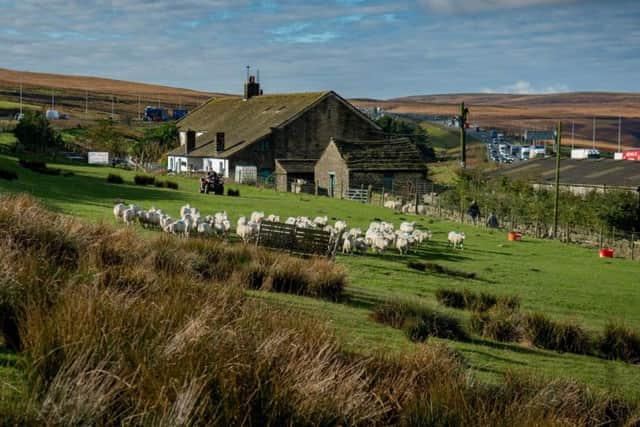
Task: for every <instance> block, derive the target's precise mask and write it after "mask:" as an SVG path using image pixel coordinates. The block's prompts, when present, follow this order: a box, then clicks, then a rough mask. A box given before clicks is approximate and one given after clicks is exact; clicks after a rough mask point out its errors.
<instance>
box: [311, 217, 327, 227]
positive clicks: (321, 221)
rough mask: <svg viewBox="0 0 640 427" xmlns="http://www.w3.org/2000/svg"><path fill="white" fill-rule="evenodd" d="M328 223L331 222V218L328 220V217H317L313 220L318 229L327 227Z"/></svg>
mask: <svg viewBox="0 0 640 427" xmlns="http://www.w3.org/2000/svg"><path fill="white" fill-rule="evenodd" d="M328 222H329V218H327V216H326V215H325V216H317V217H315V218H314V219H313V223H314V224H315V226H316V227H318V228H322V227H326V226H327V223H328Z"/></svg>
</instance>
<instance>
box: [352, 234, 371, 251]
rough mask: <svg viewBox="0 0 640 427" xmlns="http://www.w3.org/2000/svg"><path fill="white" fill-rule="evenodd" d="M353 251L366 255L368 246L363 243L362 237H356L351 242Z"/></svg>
mask: <svg viewBox="0 0 640 427" xmlns="http://www.w3.org/2000/svg"><path fill="white" fill-rule="evenodd" d="M353 249H354V251H355V252H357V253H359V254H366V253H367V251H368V250H369V245H368V244H367V242H365V240H364V237H356V238H355V240H354V241H353Z"/></svg>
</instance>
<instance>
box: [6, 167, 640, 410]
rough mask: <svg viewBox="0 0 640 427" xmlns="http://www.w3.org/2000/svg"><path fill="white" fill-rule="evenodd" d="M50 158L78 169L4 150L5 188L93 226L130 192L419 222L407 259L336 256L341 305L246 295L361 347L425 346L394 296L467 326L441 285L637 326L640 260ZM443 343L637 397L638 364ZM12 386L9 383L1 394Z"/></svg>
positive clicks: (473, 355)
mask: <svg viewBox="0 0 640 427" xmlns="http://www.w3.org/2000/svg"><path fill="white" fill-rule="evenodd" d="M48 166H50V167H53V168H60V169H61V170H62V171H63V172H71V173H72V174H71V173H62V174H61V175H60V176H44V175H41V174H38V173H35V172H33V171H30V170H27V169H25V168H22V167H20V166H19V165H18V163H17V159H15V158H13V157H10V156H0V169H4V170H9V171H14V172H16V173H17V174H18V179H17V180H12V181H7V180H2V179H0V193H19V192H26V193H29V194H32V195H33V196H35V197H36V198H37V199H39V200H41V201H42V202H43V203H44V204H45V205H46V206H48V207H50V208H51V209H53V210H55V211H58V212H61V213H63V214H67V215H72V216H75V217H79V218H82V219H84V220H87V221H90V222H92V223H101V222H102V223H107V224H114V222H115V220H114V216H113V205H114V202H116V201H119V200H122V201H124V202H125V203H135V204H137V205H139V206H142V207H143V208H145V209H148V208H150V207H152V206H154V207H156V208H160V209H162V210H164V211H165V212H167V213H169V214H170V215H172V216H174V217H179V216H180V215H179V211H180V208H181V206H183V205H184V204H186V203H189V204H190V205H191V206H194V207H197V208H198V209H199V210H200V211H201V212H202V214H203V215H213V214H214V213H215V212H221V211H226V212H227V214H228V216H229V218H230V220H231V224H232V230H235V224H236V220H237V219H238V218H239V217H240V216H247V217H248V216H249V215H250V214H251V213H252V212H254V211H263V212H264V213H265V214H267V215H268V214H276V215H279V216H280V218H282V219H283V220H284V219H285V218H287V217H289V216H308V217H310V218H314V217H315V216H318V215H320V216H327V217H328V219H329V222H330V223H333V222H335V221H336V220H343V221H346V222H347V224H348V227H349V228H351V227H360V228H361V229H362V230H366V229H367V227H368V225H369V223H370V222H372V221H387V222H390V223H393V224H395V226H396V227H398V226H399V225H400V223H401V222H403V221H415V222H416V226H417V227H418V229H422V230H430V231H431V232H432V234H433V237H432V238H431V240H430V241H428V242H423V243H422V244H420V245H415V246H413V247H411V249H410V250H409V254H407V255H400V254H399V253H398V251H397V250H395V249H392V248H389V249H387V250H386V251H384V252H383V253H381V254H374V253H372V252H369V253H367V254H366V255H353V256H349V255H338V257H337V260H336V262H337V264H338V265H339V266H342V267H343V268H344V269H346V272H347V277H348V284H347V286H346V289H345V293H346V296H345V298H344V299H342V300H341V301H338V302H332V301H328V300H322V299H315V298H310V297H305V296H298V295H290V294H286V293H273V292H261V291H256V290H247V291H245V292H246V293H247V294H248V295H249V296H250V297H251V299H255V300H258V301H263V302H266V303H268V304H273V305H277V306H281V307H285V308H286V309H288V310H294V311H302V312H308V313H309V314H310V315H317V316H321V317H322V318H324V319H326V320H327V322H328V324H329V325H330V326H331V328H333V329H335V331H336V333H337V334H338V337H339V338H340V339H341V340H342V341H343V342H344V344H345V346H346V347H347V348H348V349H349V350H350V351H354V352H356V353H358V354H364V355H366V354H375V353H382V354H388V355H390V356H392V355H401V354H406V353H408V352H411V351H413V350H415V349H417V348H419V346H420V345H421V344H417V343H414V342H412V341H411V340H409V339H408V338H407V336H406V335H405V333H404V332H403V331H402V330H399V329H395V328H392V327H390V326H386V325H383V324H381V323H378V322H376V321H375V320H374V319H373V313H374V312H375V311H376V309H377V307H378V306H379V305H380V304H383V303H385V302H388V301H389V300H393V299H395V298H402V299H407V300H412V301H419V302H420V303H421V304H423V305H425V306H427V307H429V308H432V309H435V310H437V311H438V312H441V313H443V314H445V315H449V316H451V317H453V318H455V319H457V320H459V321H460V322H461V324H462V325H463V326H464V327H465V328H467V329H469V328H468V327H467V325H468V324H469V322H470V320H471V312H469V311H465V310H459V309H454V308H447V307H444V306H442V305H441V304H440V303H439V302H438V300H437V298H436V294H437V292H438V291H439V290H441V289H445V288H446V289H456V290H464V289H466V290H469V291H470V292H474V293H481V292H484V293H490V294H494V295H496V296H499V297H500V296H505V297H506V296H512V295H515V296H518V297H519V298H520V303H521V309H522V311H524V312H540V313H544V314H546V315H548V316H549V317H550V318H552V319H554V320H563V321H571V322H575V323H576V324H578V325H580V326H582V327H583V328H584V329H585V330H586V332H587V333H588V334H591V335H592V336H594V337H596V336H598V335H600V334H601V333H602V331H603V330H604V327H605V325H606V324H607V322H608V321H609V320H612V319H619V320H624V321H625V322H626V324H627V325H628V326H630V327H631V328H633V329H635V330H640V312H638V310H637V307H639V306H640V290H638V288H637V286H638V280H637V276H638V273H639V272H640V267H639V265H638V264H637V263H634V262H632V261H627V260H620V259H610V260H609V259H606V260H605V259H598V258H597V254H596V253H595V252H594V251H593V250H588V249H584V248H581V247H578V246H568V245H563V244H561V243H559V242H555V241H545V240H536V239H530V238H527V237H526V236H525V238H524V240H523V241H522V242H509V241H507V239H506V233H504V232H501V231H489V230H486V229H483V228H475V227H472V226H467V225H459V224H455V223H450V222H446V221H440V220H436V219H433V218H429V217H414V216H411V215H406V214H401V213H399V212H394V211H392V210H389V209H383V208H380V207H377V206H372V205H366V204H360V203H356V202H351V201H344V200H335V199H329V198H324V197H314V196H309V195H296V194H292V193H278V192H274V191H273V190H266V189H259V188H253V187H248V186H234V185H230V187H231V188H234V189H237V190H239V192H240V196H239V197H227V196H224V197H218V196H211V195H209V196H207V195H202V194H199V193H198V181H197V179H195V178H184V177H171V178H169V179H170V180H171V181H174V182H176V183H177V184H178V186H179V189H178V190H174V189H168V188H155V187H142V186H136V185H134V184H133V177H134V175H135V173H134V172H130V171H124V170H120V169H112V168H108V167H91V166H85V165H74V164H48ZM110 173H114V174H119V175H121V176H122V178H124V181H125V183H124V184H110V183H107V181H106V177H107V175H108V174H110ZM135 230H136V232H139V233H140V235H141V236H144V237H150V236H154V235H156V234H158V232H156V231H150V230H146V229H143V228H142V227H139V226H135ZM451 230H458V231H462V232H464V233H465V234H466V240H465V244H464V250H460V249H453V248H451V247H450V246H449V245H448V243H447V235H448V233H449V232H450V231H451ZM233 240H237V238H235V237H234V238H233ZM425 262H426V263H430V264H431V265H435V266H437V268H436V269H434V270H431V269H427V270H426V271H420V270H418V269H415V268H410V266H409V264H411V263H425ZM458 273H462V274H458ZM436 342H440V343H444V344H446V345H447V346H449V347H451V348H453V349H455V350H457V351H459V352H460V353H461V354H462V356H463V357H464V360H465V361H466V363H467V364H468V367H469V369H470V373H471V375H472V377H473V378H476V379H477V380H478V381H480V382H483V383H488V384H499V383H501V382H502V381H503V380H504V378H505V375H508V374H509V373H514V372H515V373H523V374H525V375H527V376H531V377H532V378H535V379H555V378H565V379H575V380H578V381H581V382H584V383H586V384H588V385H590V386H592V387H593V388H594V389H596V390H603V391H609V392H611V393H612V394H614V395H619V396H623V397H624V398H626V399H633V398H639V397H640V393H639V391H640V390H639V389H638V387H637V384H638V381H639V380H640V365H634V364H628V363H624V362H620V361H609V360H605V359H604V358H601V357H595V356H591V355H578V354H573V353H561V352H556V351H550V350H544V349H541V348H538V347H534V346H532V345H527V344H524V343H503V342H498V341H494V340H491V339H488V338H484V337H481V336H479V335H477V334H472V335H471V339H469V340H465V341H460V340H454V339H442V338H432V337H430V338H429V339H428V344H427V345H431V343H436ZM1 357H2V359H0V360H2V362H0V380H1V381H2V383H5V382H8V383H10V384H20V381H21V380H20V374H19V370H18V368H16V366H19V364H16V363H15V362H14V361H15V356H14V355H12V354H9V353H5V354H3V355H2V356H1ZM6 393H7V392H6V387H4V386H3V390H0V396H1V395H3V394H6Z"/></svg>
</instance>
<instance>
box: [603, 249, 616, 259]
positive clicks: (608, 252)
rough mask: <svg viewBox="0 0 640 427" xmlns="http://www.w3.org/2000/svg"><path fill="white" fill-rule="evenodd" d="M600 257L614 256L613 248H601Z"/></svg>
mask: <svg viewBox="0 0 640 427" xmlns="http://www.w3.org/2000/svg"><path fill="white" fill-rule="evenodd" d="M600 258H613V249H600Z"/></svg>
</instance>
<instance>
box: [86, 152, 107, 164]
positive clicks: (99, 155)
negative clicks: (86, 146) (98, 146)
mask: <svg viewBox="0 0 640 427" xmlns="http://www.w3.org/2000/svg"><path fill="white" fill-rule="evenodd" d="M89 164H90V165H108V164H109V153H108V152H106V151H89Z"/></svg>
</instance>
